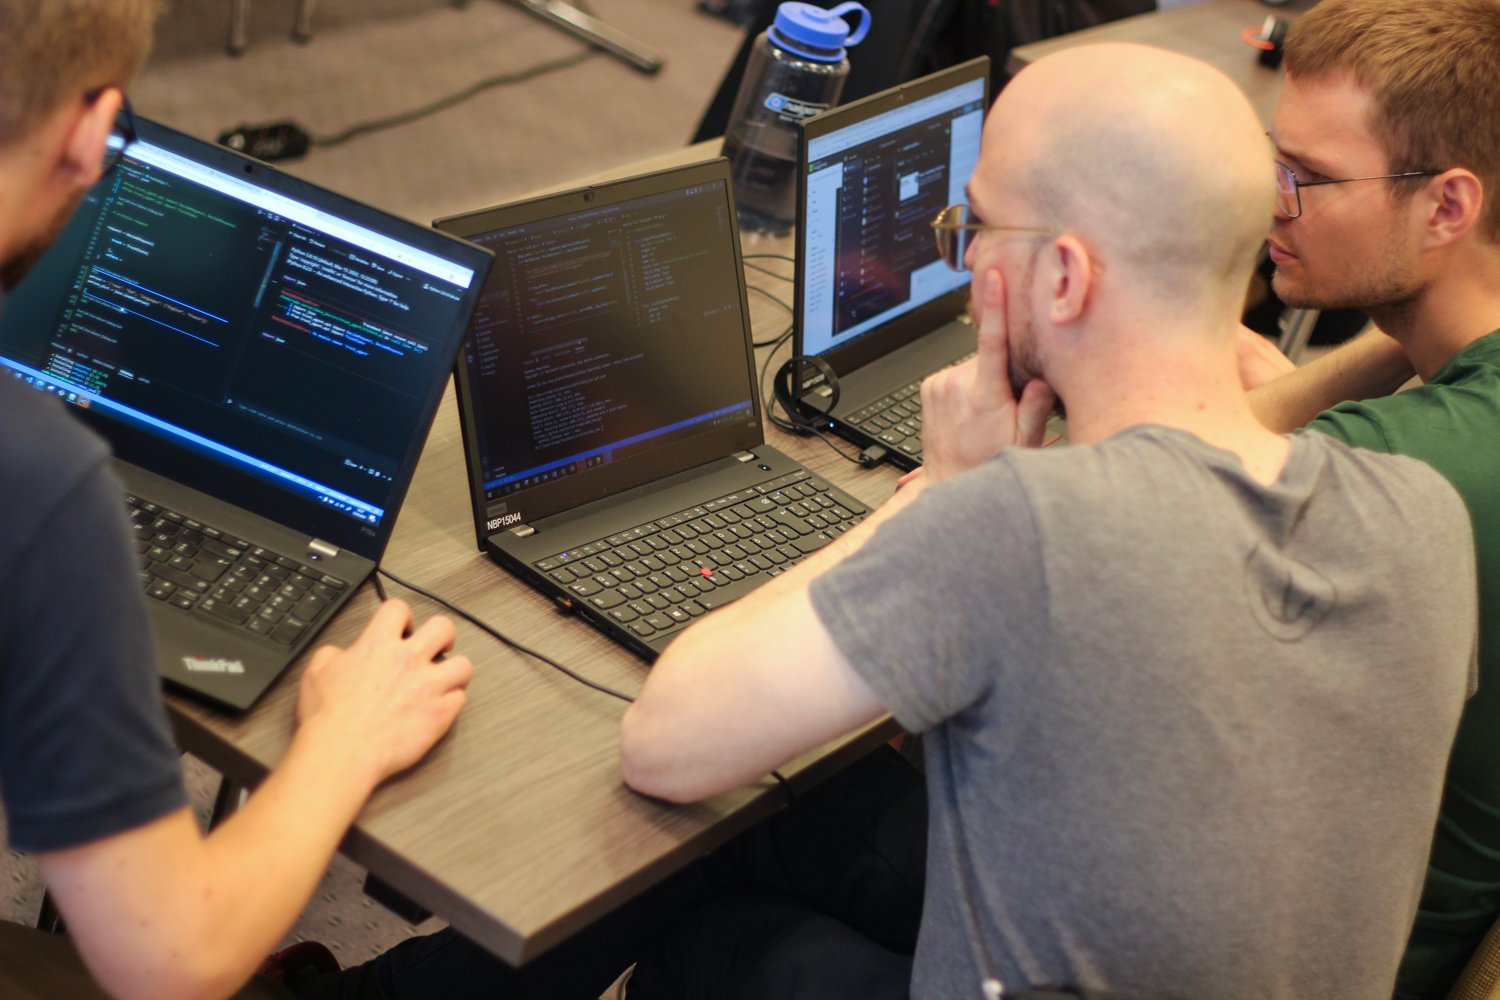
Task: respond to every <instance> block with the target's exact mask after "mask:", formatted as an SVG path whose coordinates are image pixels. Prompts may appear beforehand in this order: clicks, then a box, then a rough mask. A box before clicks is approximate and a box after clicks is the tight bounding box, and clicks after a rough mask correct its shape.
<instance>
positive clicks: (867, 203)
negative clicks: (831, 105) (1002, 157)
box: [802, 79, 984, 354]
mask: <svg viewBox="0 0 1500 1000" xmlns="http://www.w3.org/2000/svg"><path fill="white" fill-rule="evenodd" d="M983 125H984V80H982V79H980V80H971V81H969V82H967V83H964V84H962V85H960V86H957V87H954V88H952V89H950V90H946V91H943V92H942V93H938V94H934V95H932V96H931V97H925V98H923V99H921V100H919V101H913V102H912V103H910V104H907V105H904V106H902V107H900V108H896V109H894V110H892V111H888V112H886V113H884V114H881V115H877V116H875V117H873V118H867V119H865V120H863V121H859V122H855V123H853V124H851V125H850V126H849V127H847V128H843V129H839V130H838V131H836V132H830V133H829V134H828V135H825V136H821V137H819V138H817V139H814V140H813V141H812V142H811V143H810V144H809V147H808V176H807V204H806V205H805V206H803V213H802V218H803V220H804V222H803V225H804V226H805V228H806V236H805V243H804V252H805V254H806V262H805V264H804V265H803V271H802V279H803V281H804V282H805V285H804V290H803V302H802V334H803V350H804V351H805V352H806V353H808V354H823V353H825V352H827V351H829V350H832V349H834V348H836V347H842V346H844V345H845V344H848V343H851V342H852V341H854V340H857V339H858V338H859V337H861V336H862V335H864V334H867V333H869V332H870V331H871V330H874V329H875V328H877V327H879V326H881V325H882V324H884V323H887V322H889V321H890V320H892V319H894V318H896V317H897V316H900V315H901V314H903V313H906V312H910V311H911V310H913V309H916V308H918V307H920V306H922V305H924V304H926V303H928V302H931V301H932V300H933V299H936V298H938V297H939V296H942V295H945V294H947V293H948V292H951V291H953V290H954V289H956V288H960V287H962V286H964V285H966V284H967V283H968V281H969V277H968V275H966V274H961V273H958V272H955V271H953V270H951V269H950V268H949V267H948V266H947V265H945V264H944V263H943V261H942V258H941V257H939V256H938V252H937V246H936V244H935V243H934V241H933V238H932V230H931V228H930V227H929V225H928V224H929V223H930V222H931V221H932V219H933V218H934V217H935V216H936V215H937V214H938V212H940V211H942V209H943V208H944V207H945V206H948V205H952V204H956V203H959V202H962V201H964V200H965V196H964V186H965V185H966V184H967V183H968V182H969V177H970V176H971V175H972V174H973V173H974V166H975V164H976V163H977V162H978V160H979V137H980V132H981V131H982V129H983Z"/></svg>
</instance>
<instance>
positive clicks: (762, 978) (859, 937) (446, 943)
mask: <svg viewBox="0 0 1500 1000" xmlns="http://www.w3.org/2000/svg"><path fill="white" fill-rule="evenodd" d="M926 855H927V795H926V787H925V784H924V781H923V778H922V775H921V774H920V773H919V772H917V771H916V770H915V769H914V768H913V767H912V766H911V765H910V764H909V763H907V761H906V760H904V759H903V758H902V757H901V756H900V755H899V754H897V753H895V752H894V751H891V750H888V749H886V748H882V749H881V750H879V751H877V752H875V753H873V754H871V755H870V756H868V757H866V758H865V759H864V760H862V761H860V762H859V763H856V764H854V765H852V766H850V767H849V768H846V769H845V770H844V771H843V772H842V773H840V774H839V775H837V776H835V777H834V778H831V779H830V780H829V781H827V782H825V783H824V784H823V785H822V786H820V787H819V788H817V789H814V790H813V791H812V792H809V793H808V794H806V795H804V796H802V797H801V798H799V799H798V800H797V802H795V803H794V804H793V805H792V806H791V807H790V808H788V809H786V810H784V811H783V812H781V813H778V814H777V815H776V816H773V817H771V818H770V819H769V820H767V821H766V822H764V823H762V824H760V825H759V826H757V827H755V828H754V829H752V830H749V831H747V832H746V833H744V834H743V835H741V836H740V837H738V838H736V839H735V840H734V841H731V842H730V843H729V844H727V845H725V846H724V847H723V848H721V849H720V850H719V851H718V852H716V853H715V854H713V855H711V856H709V857H707V858H705V859H704V860H702V861H700V862H697V863H695V864H693V865H690V866H689V867H688V868H687V869H685V870H684V871H682V872H679V873H678V874H676V875H674V876H673V877H672V878H670V879H668V880H667V881H665V882H663V883H662V884H661V885H659V886H657V887H655V888H654V889H652V890H651V891H650V892H647V893H645V894H644V895H642V896H641V897H639V898H637V899H635V900H632V901H631V902H629V903H627V904H625V905H624V906H622V907H620V909H618V910H616V911H615V912H614V913H611V914H609V915H607V916H605V917H603V918H602V919H600V920H599V921H597V922H596V923H595V924H593V925H592V926H590V927H588V928H587V929H585V930H583V931H582V932H580V933H579V934H577V935H575V936H574V937H573V938H571V939H569V940H568V941H566V942H565V943H563V944H561V945H559V946H558V947H556V948H554V949H553V950H552V951H550V952H548V953H547V954H545V955H543V956H541V957H540V958H538V959H537V960H535V961H533V962H530V963H528V964H527V965H525V966H523V967H521V968H520V969H513V968H511V967H510V966H508V965H506V964H505V963H504V962H502V961H500V960H499V959H497V958H495V957H493V956H491V955H490V954H489V953H488V952H486V951H484V950H483V949H482V948H480V947H478V946H477V945H475V944H473V943H472V942H470V941H468V940H467V939H465V938H464V937H463V936H462V935H459V934H457V933H455V932H453V931H442V932H440V933H438V934H434V935H431V936H429V937H425V938H415V939H413V940H411V941H406V942H403V943H401V944H399V945H397V946H395V947H394V948H392V949H391V950H390V951H388V952H386V953H385V954H383V955H381V956H379V957H378V958H376V959H374V960H373V961H372V962H368V963H366V964H365V965H362V966H359V967H357V968H354V969H350V970H348V971H346V972H344V973H340V974H338V975H336V976H331V977H325V978H323V979H321V980H317V981H315V982H313V983H309V984H306V985H304V986H302V987H299V988H298V989H297V992H298V995H299V996H300V997H303V998H304V1000H415V998H422V1000H426V998H439V997H453V998H460V1000H468V998H481V997H483V998H502V1000H510V998H524V1000H597V998H598V997H599V996H600V994H601V993H603V991H604V990H606V989H607V988H608V987H609V984H610V983H611V982H613V981H614V980H615V979H616V978H617V977H618V976H619V975H620V973H621V972H623V971H624V970H625V969H626V968H627V967H629V966H630V964H631V963H635V965H636V970H635V973H634V974H633V976H632V977H631V982H630V997H631V1000H666V998H674V1000H675V998H705V1000H706V998H716V1000H738V998H745V1000H750V998H755V1000H763V998H766V997H777V998H783V1000H804V998H805V1000H814V998H817V1000H839V998H843V997H848V998H851V1000H852V998H859V1000H884V998H891V1000H895V998H905V997H906V996H907V994H908V991H909V988H910V983H911V961H912V959H911V956H912V954H913V952H914V951H915V949H916V940H917V927H918V925H919V923H920V921H921V913H922V894H923V890H924V886H925V881H926V879H925V876H926Z"/></svg>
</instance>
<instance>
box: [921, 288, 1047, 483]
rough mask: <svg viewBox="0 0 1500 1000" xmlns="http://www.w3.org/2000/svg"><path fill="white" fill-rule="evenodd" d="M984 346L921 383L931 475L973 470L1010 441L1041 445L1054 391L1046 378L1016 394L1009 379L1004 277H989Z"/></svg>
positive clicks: (983, 307)
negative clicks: (1018, 394) (1044, 380)
mask: <svg viewBox="0 0 1500 1000" xmlns="http://www.w3.org/2000/svg"><path fill="white" fill-rule="evenodd" d="M978 305H979V307H980V308H979V310H978V312H979V336H978V351H977V353H976V354H975V355H974V357H972V358H970V359H969V360H968V361H965V362H964V363H963V364H961V365H955V366H954V367H952V368H947V369H944V370H943V371H940V372H936V373H934V374H932V375H929V376H928V377H927V379H926V380H925V381H923V382H922V457H923V466H924V468H925V469H926V473H925V478H927V479H929V480H931V481H934V482H938V481H942V480H944V479H950V478H952V477H953V476H956V475H959V474H960V473H962V472H966V471H968V470H969V469H972V468H974V467H975V466H977V465H979V464H980V463H981V462H984V461H986V460H987V459H989V458H991V457H992V456H993V455H994V454H995V453H996V452H997V451H999V450H1000V449H1001V448H1004V447H1007V446H1009V445H1023V446H1026V447H1036V446H1037V445H1040V444H1041V443H1042V435H1043V433H1044V432H1045V431H1046V429H1047V415H1048V414H1049V413H1051V412H1052V406H1053V403H1054V402H1055V397H1054V395H1053V393H1052V389H1051V387H1050V386H1048V385H1047V384H1046V383H1045V382H1043V381H1042V380H1041V379H1032V380H1031V381H1030V382H1028V383H1027V384H1026V387H1025V389H1023V390H1022V392H1021V397H1020V399H1017V398H1016V396H1015V393H1014V391H1013V390H1012V388H1011V383H1010V340H1009V331H1008V330H1007V328H1006V322H1005V280H1004V278H1002V277H1001V275H1000V272H999V271H998V270H991V271H990V272H988V273H987V274H986V275H985V277H984V283H983V291H982V294H981V300H980V302H979V303H978Z"/></svg>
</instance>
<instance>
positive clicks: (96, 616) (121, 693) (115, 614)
mask: <svg viewBox="0 0 1500 1000" xmlns="http://www.w3.org/2000/svg"><path fill="white" fill-rule="evenodd" d="M107 457H108V456H107V451H106V448H105V446H104V443H103V442H102V441H100V440H99V439H98V437H96V436H95V435H94V434H92V433H90V432H89V431H88V430H87V429H86V428H85V427H83V426H82V425H81V424H80V423H79V422H78V421H76V420H74V419H72V418H71V417H70V416H69V415H68V414H67V413H66V412H65V410H64V407H63V405H62V404H61V403H60V402H58V400H56V399H54V398H52V397H50V396H46V395H43V394H42V393H39V392H37V391H36V390H35V389H33V388H31V387H30V386H28V385H25V384H23V383H21V382H19V381H17V380H16V379H15V378H14V377H13V376H12V375H11V373H10V372H9V370H7V369H4V368H0V801H3V803H4V807H5V815H6V821H7V823H8V825H9V830H10V842H11V846H12V847H14V848H16V849H18V850H25V851H33V852H36V851H52V850H60V849H64V848H69V847H74V846H78V845H80V844H84V843H87V842H89V841H93V840H98V839H100V838H102V837H107V836H110V835H112V834H116V833H121V832H123V831H125V830H129V829H132V828H134V827H138V826H141V825H143V824H145V823H148V822H150V821H151V820H154V819H157V818H159V817H161V816H164V815H166V814H167V813H170V812H172V811H174V810H176V809H178V808H181V807H182V806H184V805H185V804H186V803H187V796H186V792H185V791H184V789H183V783H182V766H181V763H180V759H179V756H178V752H177V750H176V749H175V748H174V747H173V745H172V739H171V732H170V729H169V728H168V725H167V719H166V712H165V710H164V709H163V706H162V701H161V689H160V682H159V680H158V678H157V674H156V667H155V659H154V657H153V653H152V647H151V635H150V631H149V627H148V625H147V623H146V614H145V609H144V607H143V606H142V603H141V602H142V595H141V587H140V583H139V582H138V580H137V577H136V572H137V571H136V566H135V558H134V553H133V551H132V546H131V542H130V535H129V531H128V528H127V525H126V520H125V510H124V503H123V501H122V499H121V498H122V495H123V494H122V491H121V488H120V484H119V483H118V482H117V481H116V480H115V478H114V477H113V476H112V475H111V474H110V471H109V467H108V464H107Z"/></svg>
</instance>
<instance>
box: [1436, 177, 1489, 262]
mask: <svg viewBox="0 0 1500 1000" xmlns="http://www.w3.org/2000/svg"><path fill="white" fill-rule="evenodd" d="M1428 185H1429V187H1428V191H1427V198H1428V201H1427V206H1428V211H1427V218H1426V231H1427V238H1428V242H1429V243H1431V244H1434V245H1439V246H1441V245H1445V244H1449V243H1453V242H1455V241H1456V240H1458V239H1460V238H1461V237H1463V235H1464V234H1465V233H1467V232H1468V231H1469V230H1470V229H1472V228H1474V225H1475V224H1476V223H1477V222H1478V221H1479V214H1480V213H1481V212H1482V211H1484V184H1483V182H1482V181H1480V179H1479V178H1478V177H1476V176H1475V175H1474V173H1473V172H1472V171H1469V170H1465V169H1464V168H1463V167H1454V168H1452V169H1451V170H1445V171H1443V172H1442V173H1440V174H1438V175H1437V176H1436V177H1434V178H1432V179H1431V180H1430V181H1428Z"/></svg>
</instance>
